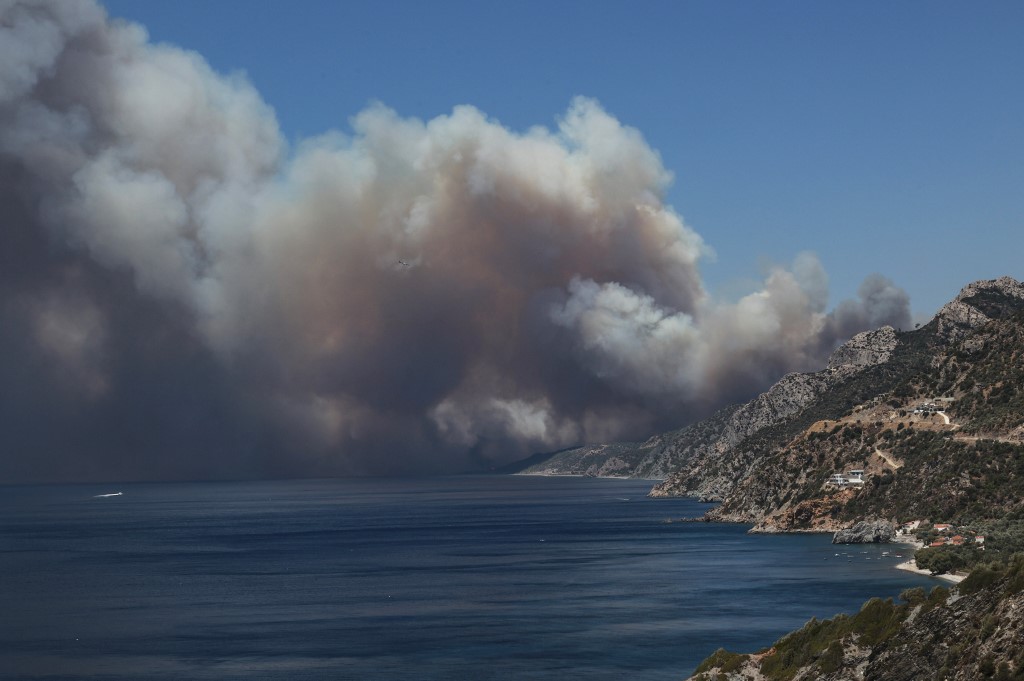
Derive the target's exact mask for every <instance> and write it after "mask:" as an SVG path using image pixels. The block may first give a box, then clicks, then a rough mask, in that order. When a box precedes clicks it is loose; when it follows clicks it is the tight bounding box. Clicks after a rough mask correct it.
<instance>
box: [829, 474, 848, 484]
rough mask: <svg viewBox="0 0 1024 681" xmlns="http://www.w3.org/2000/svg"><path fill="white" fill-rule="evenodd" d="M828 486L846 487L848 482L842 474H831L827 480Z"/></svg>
mask: <svg viewBox="0 0 1024 681" xmlns="http://www.w3.org/2000/svg"><path fill="white" fill-rule="evenodd" d="M828 483H829V484H830V485H836V486H838V487H846V485H847V483H849V480H847V479H846V478H844V477H843V474H842V473H833V474H832V477H831V478H829V479H828Z"/></svg>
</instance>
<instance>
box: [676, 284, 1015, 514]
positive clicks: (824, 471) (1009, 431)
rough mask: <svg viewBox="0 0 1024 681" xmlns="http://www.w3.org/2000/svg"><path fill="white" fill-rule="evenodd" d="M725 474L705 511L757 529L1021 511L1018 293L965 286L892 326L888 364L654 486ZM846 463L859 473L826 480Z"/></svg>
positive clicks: (682, 485)
mask: <svg viewBox="0 0 1024 681" xmlns="http://www.w3.org/2000/svg"><path fill="white" fill-rule="evenodd" d="M882 369H886V370H887V371H881V370H882ZM865 379H868V383H866V384H865V383H864V380H865ZM858 384H861V385H858ZM722 471H726V472H728V473H729V474H731V475H732V478H731V479H730V480H729V483H730V484H731V487H730V488H729V489H728V490H727V491H726V493H725V494H724V495H723V503H722V505H721V506H719V507H717V508H715V509H714V510H713V511H711V513H710V515H709V517H710V518H712V519H717V520H736V521H744V522H752V523H757V527H756V528H755V529H756V530H758V531H768V532H772V531H795V530H796V531H799V530H809V531H823V530H837V529H841V528H843V527H847V526H849V525H850V524H851V523H852V522H854V521H856V520H859V519H863V518H868V517H881V518H895V519H899V520H910V519H915V518H932V519H934V520H944V521H962V522H969V523H978V522H984V521H987V520H991V519H994V518H1001V517H1004V516H1005V515H1006V514H1008V513H1012V512H1015V511H1017V510H1024V500H1022V499H1021V497H1020V496H1019V494H1024V287H1022V286H1021V285H1020V284H1019V283H1018V282H1016V281H1015V280H1012V279H1009V278H1004V279H999V280H994V281H988V282H978V283H975V284H971V285H970V286H968V287H966V288H965V289H964V290H963V291H962V292H961V294H960V295H959V296H957V298H956V300H954V301H953V302H951V303H950V304H948V305H946V306H945V307H944V308H943V309H942V310H941V311H940V312H939V313H938V315H936V318H935V319H934V320H933V321H932V322H930V323H929V324H928V325H926V326H925V327H923V328H921V329H918V330H916V331H911V332H907V333H903V334H898V345H897V347H896V348H895V349H894V350H893V351H892V352H891V354H890V357H889V358H888V359H887V360H885V361H884V362H882V363H880V364H878V365H874V366H873V367H871V368H870V369H868V370H866V371H863V372H861V373H860V374H858V375H856V376H855V377H853V379H852V380H848V381H846V382H845V383H842V384H839V385H836V386H835V387H834V388H833V389H832V391H831V392H830V393H829V394H827V395H824V396H822V398H821V399H818V400H816V401H815V402H813V403H811V404H808V405H807V407H805V409H804V410H803V411H802V412H800V413H799V414H796V415H794V416H793V417H791V418H790V419H789V420H788V421H787V422H785V424H784V425H783V426H782V427H777V428H774V429H768V430H766V431H762V432H760V433H758V434H757V435H756V436H754V437H752V438H748V439H747V440H745V441H744V442H742V443H740V444H739V445H737V446H736V447H734V448H733V449H732V450H731V451H729V452H728V453H726V455H725V456H724V457H721V458H719V459H717V460H714V461H707V462H704V465H703V467H702V468H696V467H693V466H691V467H686V468H683V469H681V470H680V471H679V472H678V473H676V474H675V475H674V476H671V477H670V478H669V479H668V480H666V482H665V483H663V484H662V485H661V486H660V487H659V488H656V491H658V490H662V489H667V490H668V491H677V490H681V491H683V492H684V493H685V492H687V491H688V490H690V489H693V488H695V487H697V488H699V486H700V485H701V484H706V482H707V481H715V482H716V483H718V481H719V480H721V478H722V477H723V473H722ZM849 471H860V473H858V477H860V478H861V479H860V480H858V481H855V483H850V484H833V483H832V482H830V480H832V479H834V476H836V475H839V476H844V477H850V476H849V473H848V472H849Z"/></svg>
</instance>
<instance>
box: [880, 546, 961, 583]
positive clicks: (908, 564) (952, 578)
mask: <svg viewBox="0 0 1024 681" xmlns="http://www.w3.org/2000/svg"><path fill="white" fill-rule="evenodd" d="M892 543H893V544H902V545H904V546H909V547H911V548H912V549H913V550H914V551H917V550H918V549H921V548H924V544H922V543H921V542H919V541H916V540H913V541H906V540H904V541H895V542H892ZM896 569H897V570H905V571H907V572H913V573H915V574H918V575H924V576H925V577H934V578H936V579H941V580H942V581H944V582H949V583H950V584H959V583H960V582H962V581H964V578H965V577H966V576H967V575H951V574H941V575H933V574H932V573H931V572H929V571H928V570H922V569H921V568H919V567H917V563H915V562H914V559H913V558H911V559H910V560H907V561H904V562H902V563H900V564H899V565H897V566H896Z"/></svg>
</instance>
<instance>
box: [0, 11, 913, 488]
mask: <svg viewBox="0 0 1024 681" xmlns="http://www.w3.org/2000/svg"><path fill="white" fill-rule="evenodd" d="M670 181H671V175H670V173H669V172H668V171H667V170H666V169H665V168H664V167H663V166H662V164H661V161H660V159H659V157H658V154H657V153H656V152H655V151H653V150H652V149H651V148H650V147H648V146H647V144H646V143H645V141H644V139H643V138H642V136H641V135H640V133H639V132H637V131H636V130H634V129H632V128H629V127H627V126H624V125H622V124H621V123H620V122H619V121H617V120H616V119H615V118H614V117H612V116H611V115H609V114H608V113H607V112H605V111H604V110H602V108H601V107H600V106H599V105H598V104H597V103H596V102H594V101H592V100H588V99H582V98H581V99H577V100H575V101H574V102H572V104H571V106H570V107H569V109H568V111H567V112H566V113H565V114H564V116H562V118H561V119H560V121H559V123H558V126H557V129H555V130H548V129H544V128H540V127H538V128H534V129H531V130H530V131H528V132H526V133H516V132H512V131H510V130H508V129H506V128H504V127H502V126H501V125H500V124H498V123H497V122H495V121H493V120H491V119H488V118H487V117H486V116H485V115H484V114H483V113H481V112H480V111H478V110H477V109H475V108H473V107H470V106H460V107H456V108H455V109H454V110H453V111H452V113H451V114H450V115H447V116H441V117H438V118H436V119H434V120H431V121H427V122H423V121H419V120H415V119H408V118H402V117H400V116H399V115H398V114H396V113H395V112H393V111H391V110H389V109H387V108H385V107H383V106H372V107H370V108H368V109H367V110H365V111H363V112H361V113H359V114H358V115H357V116H356V117H355V118H354V119H353V120H352V121H351V134H349V135H345V134H342V133H336V132H332V133H329V134H326V135H324V136H323V137H320V138H316V139H311V140H307V141H305V142H303V143H302V144H300V145H298V146H297V148H294V149H288V148H286V145H285V144H284V142H283V141H282V137H281V134H280V132H279V130H278V126H277V124H276V121H275V118H274V114H273V111H272V110H271V109H270V108H269V107H268V106H267V105H266V104H265V103H264V102H263V101H262V100H261V99H260V97H259V95H258V94H257V93H256V92H255V91H254V90H253V89H252V87H251V86H250V85H249V84H248V83H247V82H246V81H245V80H244V79H242V78H238V77H225V76H222V75H219V74H217V73H214V72H213V71H212V70H211V69H210V68H209V67H208V66H207V65H206V63H205V62H204V61H203V60H202V59H201V58H200V57H199V56H198V55H196V54H193V53H190V52H187V51H183V50H179V49H176V48H173V47H169V46H165V45H159V46H158V45H151V44H149V43H148V42H147V37H146V34H145V32H144V30H143V29H142V28H140V27H139V26H136V25H132V24H128V23H124V22H119V21H115V22H112V21H110V20H108V19H107V17H106V16H105V13H104V11H103V10H102V9H101V8H99V7H98V6H96V5H94V4H93V3H92V2H89V1H87V0H82V1H74V0H54V1H53V2H43V1H39V2H13V3H12V2H9V1H8V2H0V219H2V221H3V226H2V233H0V294H2V307H0V381H2V382H3V385H4V390H3V392H2V397H0V426H2V427H0V451H2V457H3V460H2V461H0V476H2V478H0V479H7V480H15V479H32V478H50V479H87V478H126V477H129V478H130V477H142V478H153V477H168V478H173V477H179V478H180V477H208V476H220V477H223V476H239V475H253V476H256V475H291V474H311V475H318V474H351V473H389V472H410V471H434V470H453V469H463V468H468V467H472V466H475V465H486V464H489V463H499V462H504V461H507V460H508V459H510V458H514V457H517V456H522V455H526V454H529V453H531V452H533V451H537V450H543V449H551V448H557V447H563V446H566V445H570V444H574V443H579V442H586V441H599V440H608V439H613V438H623V437H638V436H642V435H645V434H648V433H649V432H651V431H652V430H653V429H656V428H667V427H674V426H678V425H681V424H683V423H685V422H687V421H690V420H693V419H694V418H696V417H699V416H702V415H705V414H707V413H708V412H709V411H710V410H712V409H714V408H716V407H718V406H721V405H722V404H723V403H725V402H726V401H730V400H735V399H739V398H743V397H748V396H750V395H752V394H754V393H756V392H757V391H759V390H761V389H763V388H765V387H766V386H767V385H769V384H770V383H771V382H772V381H773V380H775V379H777V378H778V377H779V376H781V375H782V374H783V373H785V372H787V371H793V370H807V369H814V368H818V367H820V366H822V364H823V362H824V360H825V357H826V356H827V354H828V352H829V351H830V350H831V349H832V348H833V347H834V346H835V344H836V343H837V342H839V341H841V340H842V339H844V338H845V337H848V336H849V335H851V334H853V333H855V332H857V331H860V330H863V329H865V328H869V327H875V326H878V325H881V324H886V323H889V324H893V325H907V323H908V320H909V306H908V301H907V297H906V295H905V294H904V293H903V292H902V291H900V290H899V289H897V288H895V287H894V286H893V285H892V284H891V283H890V282H888V281H887V280H884V279H882V278H880V277H872V278H870V279H868V280H867V281H866V282H865V284H864V285H863V287H862V289H861V291H860V299H859V300H857V301H847V302H843V303H841V304H840V305H839V306H838V307H837V308H836V309H835V311H834V312H832V313H829V312H828V311H827V310H826V301H827V297H828V293H827V277H826V275H825V273H824V272H823V271H822V269H821V266H820V264H819V263H818V262H817V260H816V259H815V258H814V257H813V256H812V255H806V254H805V255H801V256H799V257H798V258H797V261H796V262H795V263H794V264H793V266H792V267H791V268H788V269H786V268H779V269H776V270H774V271H772V272H771V273H769V275H768V276H767V277H766V280H765V281H764V284H763V288H762V289H761V290H759V291H757V292H756V293H753V294H751V295H748V296H746V297H744V298H743V299H741V300H739V301H738V302H733V303H718V302H714V301H712V300H711V299H710V298H709V296H708V294H707V293H706V291H705V289H704V287H703V285H702V283H701V278H700V274H699V271H698V261H699V260H700V258H701V256H702V254H703V253H704V252H705V247H704V245H703V243H702V240H701V238H700V236H698V235H697V234H696V233H695V232H693V231H692V230H691V229H690V228H689V227H687V226H686V225H685V224H684V223H683V222H682V219H681V218H680V216H679V215H678V214H677V213H676V212H675V211H674V210H673V209H672V208H671V207H670V206H667V205H666V204H665V203H664V200H663V197H664V192H665V189H666V187H667V186H668V184H669V183H670Z"/></svg>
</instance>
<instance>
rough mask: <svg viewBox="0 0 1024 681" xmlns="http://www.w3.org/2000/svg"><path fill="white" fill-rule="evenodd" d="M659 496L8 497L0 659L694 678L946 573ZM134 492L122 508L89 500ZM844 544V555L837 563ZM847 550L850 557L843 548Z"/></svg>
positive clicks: (224, 491)
mask: <svg viewBox="0 0 1024 681" xmlns="http://www.w3.org/2000/svg"><path fill="white" fill-rule="evenodd" d="M649 486H650V483H648V482H644V481H626V480H603V479H601V480H595V479H586V478H530V477H476V476H474V477H450V478H424V479H386V480H381V479H364V480H315V481H312V480H303V481H279V482H238V483H194V484H135V485H115V486H85V485H76V486H47V487H40V486H34V487H8V488H5V489H4V490H3V496H2V498H0V574H3V575H4V576H5V579H4V584H3V586H2V587H0V608H2V609H3V612H4V613H5V616H4V617H3V618H0V669H3V670H6V671H5V673H10V674H13V675H14V677H15V678H24V679H33V678H36V679H38V678H48V677H50V678H82V679H139V678H146V679H180V678H190V679H255V678H259V679H385V680H388V679H410V678H416V679H438V680H440V679H446V680H447V679H560V680H562V681H564V680H565V679H621V678H624V676H625V674H627V673H628V674H629V675H630V678H634V679H650V680H660V679H679V678H683V677H685V676H686V675H687V674H688V673H689V672H691V671H692V670H693V668H694V666H695V665H696V664H697V663H698V662H699V661H700V660H701V659H703V658H704V657H705V656H707V655H708V654H710V653H711V652H712V651H713V650H714V649H715V648H717V647H719V646H725V647H728V648H730V649H733V650H741V651H747V650H755V649H758V648H760V647H763V646H766V645H769V644H771V643H772V642H773V641H774V640H775V639H777V638H778V637H779V636H781V635H782V634H784V633H785V632H787V631H789V630H791V629H793V628H795V627H799V626H800V625H801V624H803V622H805V621H806V620H807V619H809V618H810V617H811V616H817V617H819V618H821V617H829V616H831V615H833V614H835V613H837V612H840V611H846V612H850V611H853V610H855V609H857V608H858V607H859V606H860V605H861V604H862V603H863V602H864V601H865V600H867V599H868V598H870V597H872V596H896V595H897V594H898V593H899V592H900V591H901V590H902V589H905V588H907V587H910V586H917V585H922V586H925V587H926V588H927V587H930V586H933V585H935V582H934V581H933V580H929V579H927V578H923V577H919V576H916V575H912V574H909V573H905V572H900V571H897V570H895V569H893V565H894V564H895V563H897V562H899V560H900V559H898V558H895V556H882V552H883V551H890V552H891V553H893V554H895V553H897V552H899V547H871V546H869V547H833V546H832V545H831V544H829V539H828V538H827V537H825V536H820V535H817V536H747V535H746V534H745V530H746V529H747V528H746V526H738V525H721V524H706V523H678V522H674V523H666V522H665V521H666V520H667V519H678V518H680V517H684V516H696V515H699V514H700V513H702V512H703V510H705V509H706V508H707V505H706V504H700V503H697V502H694V501H691V500H685V499H658V500H654V499H648V498H646V496H645V494H646V492H647V490H648V488H649ZM114 491H123V492H124V494H123V495H122V496H119V497H105V498H95V496H94V495H97V494H104V493H111V492H114ZM837 553H838V554H840V555H839V556H836V555H835V554H837ZM843 554H848V555H843Z"/></svg>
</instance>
